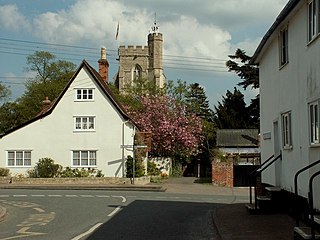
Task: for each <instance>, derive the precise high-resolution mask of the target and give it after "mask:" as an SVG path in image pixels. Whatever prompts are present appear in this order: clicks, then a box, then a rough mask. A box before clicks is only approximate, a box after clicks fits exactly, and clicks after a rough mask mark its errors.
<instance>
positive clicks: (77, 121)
mask: <svg viewBox="0 0 320 240" xmlns="http://www.w3.org/2000/svg"><path fill="white" fill-rule="evenodd" d="M95 130H96V116H74V117H73V131H74V132H94V131H95Z"/></svg>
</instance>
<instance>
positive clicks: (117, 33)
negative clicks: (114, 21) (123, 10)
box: [116, 21, 120, 59]
mask: <svg viewBox="0 0 320 240" xmlns="http://www.w3.org/2000/svg"><path fill="white" fill-rule="evenodd" d="M119 29H120V24H119V21H118V25H117V32H116V41H117V45H118V59H119V39H118V37H119Z"/></svg>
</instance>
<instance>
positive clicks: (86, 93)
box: [76, 88, 94, 101]
mask: <svg viewBox="0 0 320 240" xmlns="http://www.w3.org/2000/svg"><path fill="white" fill-rule="evenodd" d="M93 100H94V96H93V89H92V88H78V89H76V101H93Z"/></svg>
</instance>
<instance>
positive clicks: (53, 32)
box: [0, 0, 288, 108]
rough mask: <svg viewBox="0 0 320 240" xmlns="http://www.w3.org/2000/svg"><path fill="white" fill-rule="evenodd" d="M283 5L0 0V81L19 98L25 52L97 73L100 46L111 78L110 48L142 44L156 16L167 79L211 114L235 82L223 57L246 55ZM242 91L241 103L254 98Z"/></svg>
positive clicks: (255, 0) (252, 0)
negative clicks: (195, 95) (198, 91)
mask: <svg viewBox="0 0 320 240" xmlns="http://www.w3.org/2000/svg"><path fill="white" fill-rule="evenodd" d="M287 2H288V1H287V0H269V1H263V0H224V1H216V0H215V1H213V0H202V1H198V0H175V1H172V0H162V1H157V0H135V1H132V0H118V1H116V0H28V1H26V0H24V1H22V0H0V30H1V31H0V62H1V64H0V81H1V82H2V83H4V84H6V85H7V86H9V87H10V89H11V91H12V97H11V99H12V100H13V99H15V98H16V97H19V96H20V95H21V94H22V93H23V91H24V85H23V83H24V82H25V80H26V78H27V77H28V76H30V75H32V73H28V72H26V71H25V67H26V56H27V55H28V54H32V53H33V52H34V51H36V50H45V51H50V52H53V53H54V54H55V55H56V56H57V57H58V58H61V59H65V60H69V61H72V62H74V63H75V64H76V65H79V64H80V62H81V60H82V59H87V60H88V62H89V63H90V64H91V65H92V66H93V67H95V68H97V60H98V59H99V57H100V47H101V46H105V47H106V48H107V52H108V60H109V62H110V75H109V78H112V77H113V76H114V75H115V74H116V71H117V69H118V63H117V61H116V58H117V55H116V53H117V46H118V45H146V41H147V35H148V33H149V30H150V27H151V26H152V25H153V22H154V13H155V12H156V13H157V23H158V25H159V27H160V32H162V33H163V36H164V71H165V74H166V76H167V79H170V80H174V81H176V80H177V79H182V80H185V81H187V83H194V82H198V83H199V84H201V85H202V86H203V87H204V88H205V90H206V94H207V97H208V99H209V101H210V106H211V107H212V108H213V106H214V105H216V104H217V101H220V100H221V98H222V96H224V95H225V93H226V91H227V90H232V89H233V87H235V86H236V84H237V83H238V82H239V81H240V79H239V78H238V77H237V76H236V75H235V74H234V73H228V72H227V69H226V68H225V61H226V60H228V55H229V54H233V53H234V52H235V50H236V49H237V48H241V49H244V50H245V51H246V52H247V53H248V54H253V52H254V50H255V48H256V47H257V45H258V43H259V42H260V39H261V38H262V37H263V35H264V34H265V32H266V31H267V30H268V28H269V27H270V26H271V24H272V23H273V22H274V20H275V18H276V17H277V15H278V14H279V12H280V11H281V9H282V8H283V7H284V6H285V4H286V3H287ZM118 22H119V24H120V31H119V39H118V41H116V40H115V33H116V28H117V24H118ZM44 43H49V44H51V45H47V44H44ZM55 44H58V45H59V46H57V45H55ZM60 45H68V46H70V47H67V46H64V47H63V46H60ZM74 46H78V47H81V48H74ZM190 69H192V70H190ZM241 91H242V89H241ZM243 93H244V94H245V96H246V99H250V97H252V96H254V95H255V94H256V92H252V91H248V90H247V91H246V92H244V91H243Z"/></svg>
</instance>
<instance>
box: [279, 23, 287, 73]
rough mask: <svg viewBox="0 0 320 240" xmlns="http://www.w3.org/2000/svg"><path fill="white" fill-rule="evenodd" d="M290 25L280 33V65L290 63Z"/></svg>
mask: <svg viewBox="0 0 320 240" xmlns="http://www.w3.org/2000/svg"><path fill="white" fill-rule="evenodd" d="M288 34H289V33H288V26H287V27H285V28H283V29H282V30H281V31H280V34H279V62H280V67H282V66H284V65H286V64H288V63H289V35H288Z"/></svg>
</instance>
